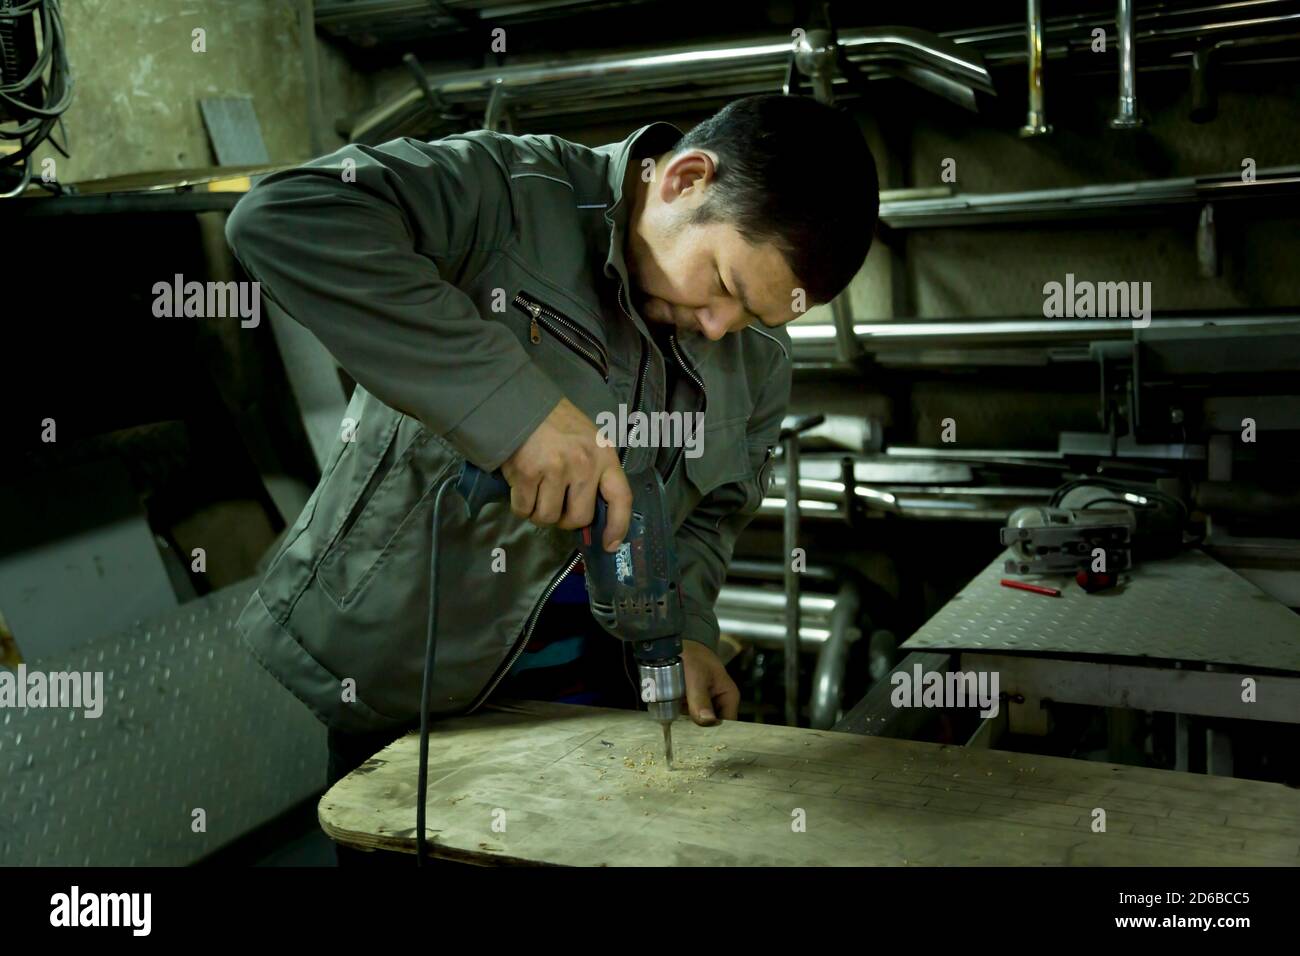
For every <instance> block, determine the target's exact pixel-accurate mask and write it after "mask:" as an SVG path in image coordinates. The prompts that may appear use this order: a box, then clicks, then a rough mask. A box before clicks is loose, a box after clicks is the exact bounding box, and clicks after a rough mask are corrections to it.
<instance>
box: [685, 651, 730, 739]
mask: <svg viewBox="0 0 1300 956" xmlns="http://www.w3.org/2000/svg"><path fill="white" fill-rule="evenodd" d="M682 670H683V671H685V674H686V707H687V709H688V710H689V711H690V714H691V720H693V721H695V722H696V723H697V724H699V725H700V726H701V727H710V726H712V725H714V724H716V723H718V722H719V721H718V715H719V714H721V715H722V719H723V720H735V719H736V718H737V717H738V716H739V714H740V688H739V687H737V686H736V682H735V681H734V680H732V679H731V675H730V674H728V673H727V668H726V666H725V665H724V664H723V663H722V661H720V660H719V659H718V655H717V654H715V653H713V651H711V650H709V649H708V648H707V647H705V646H704V645H703V644H701V643H700V642H699V641H682Z"/></svg>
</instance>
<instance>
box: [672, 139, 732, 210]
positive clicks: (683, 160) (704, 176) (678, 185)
mask: <svg viewBox="0 0 1300 956" xmlns="http://www.w3.org/2000/svg"><path fill="white" fill-rule="evenodd" d="M717 174H718V154H717V153H715V152H713V150H711V149H688V150H685V151H684V152H681V153H678V154H677V155H676V156H674V157H673V158H672V159H670V160H669V161H668V165H667V166H665V167H664V174H663V178H662V180H661V181H660V183H659V198H660V199H661V200H663V201H664V202H666V203H670V202H672V201H673V200H675V199H677V198H678V197H680V196H683V195H691V194H693V193H691V191H692V190H696V191H698V192H702V191H703V189H705V188H707V186H708V185H709V184H710V183H712V182H713V180H714V178H715V177H716V176H717Z"/></svg>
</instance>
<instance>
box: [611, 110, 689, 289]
mask: <svg viewBox="0 0 1300 956" xmlns="http://www.w3.org/2000/svg"><path fill="white" fill-rule="evenodd" d="M681 138H682V131H681V130H680V129H678V128H677V127H676V126H674V125H673V124H672V123H650V124H649V125H647V126H642V127H641V128H640V129H639V130H637V131H636V132H635V133H633V134H632V135H631V136H629V137H628V138H627V139H625V140H623V141H622V142H621V143H615V144H613V145H612V146H610V147H609V150H610V162H609V166H608V167H607V169H606V175H607V176H608V180H607V185H608V186H609V194H610V196H612V197H613V198H612V201H611V202H610V204H609V208H607V209H606V210H605V222H606V223H608V224H609V229H610V232H609V255H608V256H606V258H605V274H606V275H607V276H609V277H610V278H611V279H612V278H616V277H617V278H619V279H621V280H622V281H623V282H624V283H625V284H626V282H627V263H626V262H625V261H624V259H623V241H624V239H625V238H626V236H627V220H628V213H629V212H630V211H631V201H630V200H628V201H627V202H625V201H624V199H625V198H626V197H624V195H623V178H624V176H625V175H626V173H627V167H628V163H630V162H631V161H632V157H633V156H636V157H638V158H640V157H644V156H658V155H659V154H660V153H665V152H667V151H668V150H670V149H672V147H673V146H674V145H675V144H676V142H677V141H678V140H679V139H681ZM628 304H629V306H630V305H631V303H630V302H629V303H628Z"/></svg>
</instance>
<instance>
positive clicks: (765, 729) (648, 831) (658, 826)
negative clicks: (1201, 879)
mask: <svg viewBox="0 0 1300 956" xmlns="http://www.w3.org/2000/svg"><path fill="white" fill-rule="evenodd" d="M674 741H675V746H676V749H677V768H676V769H674V770H673V771H669V770H667V768H666V767H665V766H664V765H663V757H662V754H661V752H660V747H661V737H660V732H659V727H658V725H657V724H656V723H654V722H653V721H652V720H650V719H649V718H648V717H647V716H646V715H645V714H644V713H638V712H635V711H622V710H607V709H604V708H597V707H578V706H571V705H564V704H550V703H534V702H521V703H518V704H505V705H501V706H499V707H494V708H490V709H485V710H483V711H480V712H479V713H477V714H474V715H472V716H470V717H461V718H455V719H451V720H446V721H440V722H437V723H435V724H434V725H433V730H432V731H431V733H430V741H429V792H428V809H427V826H428V828H429V834H428V839H429V842H430V847H431V852H432V853H433V854H434V855H436V856H438V857H442V858H446V859H454V860H462V861H467V862H473V863H483V864H540V865H576V866H606V865H608V866H762V865H778V866H837V865H850V866H854V865H891V866H902V865H1043V864H1046V865H1115V866H1120V865H1124V866H1134V865H1136V866H1145V865H1160V866H1179V865H1183V866H1202V865H1203V866H1233V865H1273V866H1276V865H1279V864H1280V865H1297V864H1300V792H1297V791H1295V790H1292V789H1288V788H1287V787H1284V786H1282V785H1280V784H1271V783H1261V782H1258V781H1249V780H1235V779H1231V778H1225V777H1209V776H1202V775H1194V774H1184V773H1174V772H1172V771H1164V770H1147V769H1142V768H1135V767H1122V766H1118V765H1115V764H1105V763H1095V762H1087V761H1079V760H1068V759H1065V758H1059V757H1040V756H1032V755H1025V754H1015V753H1009V752H1003V751H996V750H976V749H967V748H964V747H956V746H943V745H939V744H931V743H923V742H918V741H908V740H893V739H887V738H880V737H863V736H858V735H855V734H842V733H834V732H830V731H816V730H806V729H797V728H789V727H778V726H770V725H763V724H752V723H743V722H739V721H729V722H726V723H724V724H721V725H719V726H717V727H697V726H695V725H694V724H692V723H691V722H690V721H689V720H685V719H682V720H679V721H678V722H677V723H676V724H675V725H674ZM418 766H419V734H418V733H411V734H408V735H406V736H405V737H402V738H400V739H399V740H397V741H395V742H394V743H393V744H391V745H390V746H389V747H387V748H385V749H384V750H383V751H381V752H380V753H378V754H376V755H375V757H373V758H371V759H370V760H368V761H367V762H366V763H365V764H363V765H362V766H361V767H360V768H358V769H357V770H356V771H354V772H353V773H351V774H349V775H348V776H347V777H346V778H344V779H343V780H341V781H339V782H338V783H337V784H336V785H335V786H334V787H333V788H331V789H330V790H329V792H328V793H326V794H325V796H324V797H322V798H321V802H320V805H319V808H318V815H319V819H320V822H321V825H322V827H323V828H324V829H325V831H326V833H327V834H328V835H329V836H330V837H331V838H332V839H334V840H336V841H338V842H340V843H343V844H346V845H348V846H352V847H357V848H363V849H378V850H390V851H399V852H405V853H414V852H415V845H416V844H415V797H416V777H417V769H418ZM1097 809H1101V810H1104V811H1105V823H1106V829H1105V832H1094V829H1093V826H1094V820H1095V819H1097V815H1096V813H1095V811H1096V810H1097Z"/></svg>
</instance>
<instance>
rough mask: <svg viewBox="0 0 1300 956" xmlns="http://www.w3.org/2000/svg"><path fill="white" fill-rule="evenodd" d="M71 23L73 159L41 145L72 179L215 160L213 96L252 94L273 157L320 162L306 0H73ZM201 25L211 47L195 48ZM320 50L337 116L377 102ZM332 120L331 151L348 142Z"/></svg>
mask: <svg viewBox="0 0 1300 956" xmlns="http://www.w3.org/2000/svg"><path fill="white" fill-rule="evenodd" d="M63 22H64V30H65V34H66V36H67V44H68V59H69V62H70V64H71V67H72V71H73V76H74V78H75V80H76V87H75V89H74V99H73V102H72V105H71V107H70V108H69V109H68V111H67V113H65V114H64V125H65V126H66V128H67V139H68V142H67V144H66V145H67V147H68V151H69V152H70V153H71V154H72V158H71V159H64V158H63V157H62V156H59V155H58V153H57V152H56V151H55V150H54V149H53V148H52V147H51V146H50V145H49V144H48V143H47V144H45V145H44V146H43V147H42V148H41V149H39V150H38V151H37V152H36V162H37V163H38V165H39V162H40V160H41V159H43V158H44V157H47V156H50V157H53V158H54V159H55V161H56V163H57V176H58V179H59V180H60V181H61V182H65V183H73V182H79V181H83V180H88V179H102V178H105V177H109V176H119V175H123V174H126V173H139V172H144V171H153V170H171V169H192V168H197V167H205V166H211V165H214V164H215V159H214V157H213V154H212V151H211V148H210V147H209V145H208V138H207V133H206V132H205V130H204V127H203V119H202V117H201V115H200V113H199V99H200V98H202V97H210V96H222V97H226V96H230V97H237V96H249V97H252V100H253V106H254V109H255V110H256V111H257V116H258V120H259V122H260V125H261V128H262V138H263V139H264V140H265V142H266V148H267V153H268V154H269V157H270V159H271V161H273V162H281V161H286V162H291V161H295V160H305V159H309V158H310V156H311V150H310V146H309V138H308V124H307V106H306V84H305V81H304V73H303V67H302V44H301V38H300V34H299V30H298V4H297V2H296V0H188V2H186V3H183V4H181V3H177V2H176V0H130V2H127V3H124V2H122V0H69V2H65V3H64V4H63ZM198 28H201V29H203V30H204V31H205V33H206V36H205V41H206V49H207V51H206V52H205V53H197V52H194V51H193V50H192V44H193V31H194V30H195V29H198ZM319 46H320V51H321V52H320V64H321V66H320V69H321V85H322V88H323V94H322V95H323V98H324V100H325V102H326V105H327V109H326V115H327V117H331V118H332V117H333V116H334V115H336V114H337V113H340V112H344V111H347V110H350V109H357V108H360V107H361V106H363V105H364V104H365V103H366V102H368V100H369V96H370V89H369V81H368V80H367V79H366V78H365V77H364V76H362V75H360V74H358V73H356V72H355V71H354V70H352V68H351V67H350V66H348V64H347V63H346V61H345V60H344V58H343V57H342V56H341V55H340V54H339V52H338V51H337V50H336V49H335V48H334V47H332V46H330V45H329V44H328V43H324V42H322V43H321V44H320V45H319ZM327 126H329V129H328V130H327V136H328V138H327V141H326V143H327V148H330V149H332V148H334V147H336V146H338V145H341V143H342V141H341V140H340V139H339V138H338V137H337V136H336V135H334V134H333V131H332V123H331V124H327ZM56 136H58V137H59V138H60V140H62V136H61V135H60V134H59V133H58V131H57V127H56Z"/></svg>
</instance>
